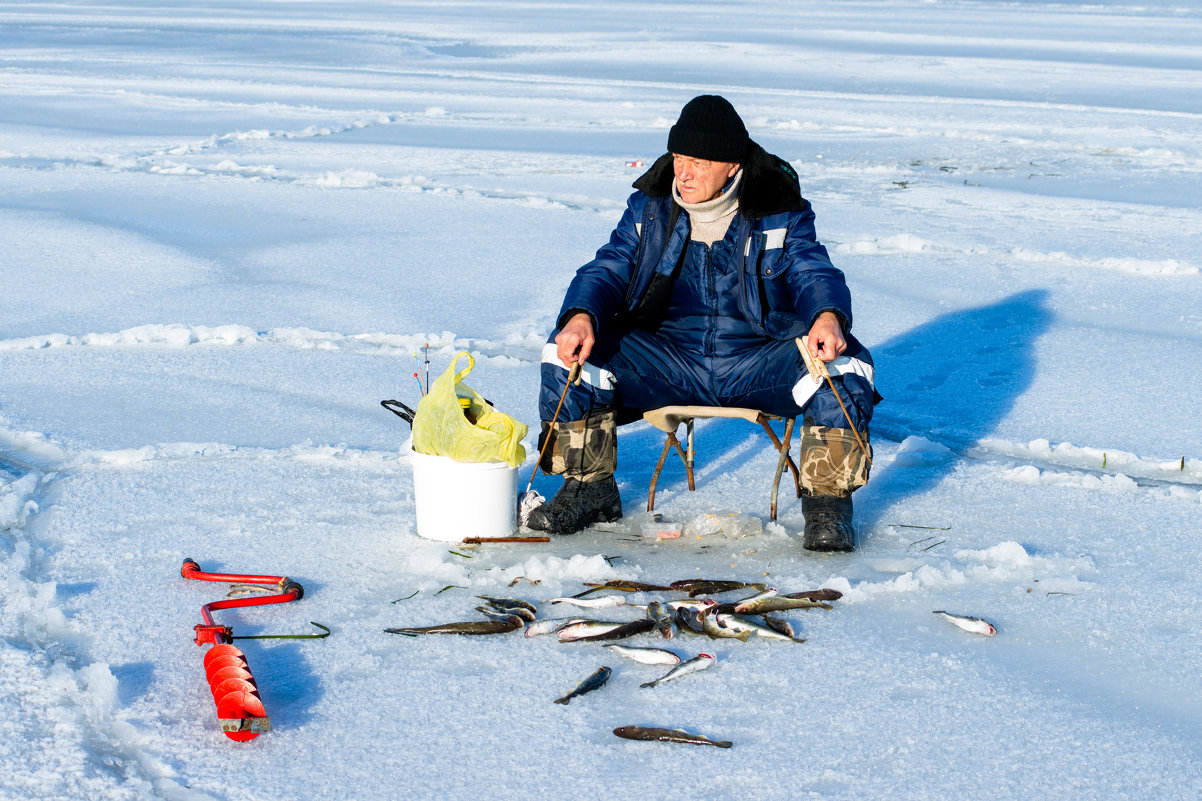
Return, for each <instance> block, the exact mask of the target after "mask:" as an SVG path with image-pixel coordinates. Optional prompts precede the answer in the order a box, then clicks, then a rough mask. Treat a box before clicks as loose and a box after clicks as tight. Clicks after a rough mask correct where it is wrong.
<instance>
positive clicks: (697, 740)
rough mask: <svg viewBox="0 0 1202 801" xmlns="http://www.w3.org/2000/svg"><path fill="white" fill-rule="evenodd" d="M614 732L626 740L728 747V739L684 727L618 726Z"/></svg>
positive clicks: (729, 744)
mask: <svg viewBox="0 0 1202 801" xmlns="http://www.w3.org/2000/svg"><path fill="white" fill-rule="evenodd" d="M614 734H616V735H618V736H619V737H623V738H625V739H627V740H656V741H659V742H665V743H689V744H691V745H713V746H717V747H718V748H730V746H731V745H732V743H731V742H730V740H711V739H710V738H708V737H706V736H704V735H701V734H689V733H688V732H687V731H685V730H684V729H663V728H659V727H658V726H619V727H618V728H616V729H614Z"/></svg>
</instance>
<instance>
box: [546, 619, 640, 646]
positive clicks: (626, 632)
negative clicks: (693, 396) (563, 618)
mask: <svg viewBox="0 0 1202 801" xmlns="http://www.w3.org/2000/svg"><path fill="white" fill-rule="evenodd" d="M654 626H655V624H654V623H652V622H651V621H650V620H648V619H647V618H645V617H642V618H639V619H638V620H632V621H630V622H629V623H623V624H622V625H620V626H618V627H617V628H615V629H610V630H609V631H599V632H597V633H595V634H586V635H584V636H583V637H573V638H572V639H571V640H565V639H563V638H562V637H561V638H560V642H584V641H586V640H624V639H626V638H627V637H633V636H634V635H636V634H642V633H643V632H645V631H651V629H652V628H653V627H654Z"/></svg>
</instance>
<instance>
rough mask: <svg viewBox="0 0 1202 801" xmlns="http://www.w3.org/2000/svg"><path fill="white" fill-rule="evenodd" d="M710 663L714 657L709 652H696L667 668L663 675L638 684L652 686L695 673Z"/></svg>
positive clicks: (712, 662)
mask: <svg viewBox="0 0 1202 801" xmlns="http://www.w3.org/2000/svg"><path fill="white" fill-rule="evenodd" d="M712 664H714V658H713V657H712V656H710V655H709V654H697V656H695V657H693V658H692V659H689V660H686V661H684V662H681V663H680V664H679V665H677V666H676V667H674V668H672V669H671V670H669V671H668V672H667V673H665V674H664V675H662V676H660V677H659V678H658V679H656V680H655V681H648V682H644V683H643V684H640V685H639V686H640V687H654V686H655V685H657V684H660V683H662V682H665V681H671V680H672V679H678V678H680V677H681V676H684V675H687V674H689V673H695V672H696V671H698V670H705V669H706V668H707V667H709V666H710V665H712Z"/></svg>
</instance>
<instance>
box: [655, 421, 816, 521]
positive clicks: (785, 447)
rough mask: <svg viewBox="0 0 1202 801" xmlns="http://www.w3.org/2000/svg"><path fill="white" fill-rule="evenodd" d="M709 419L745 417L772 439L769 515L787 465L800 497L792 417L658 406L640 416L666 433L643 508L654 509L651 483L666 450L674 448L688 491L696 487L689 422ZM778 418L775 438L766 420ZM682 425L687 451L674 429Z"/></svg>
mask: <svg viewBox="0 0 1202 801" xmlns="http://www.w3.org/2000/svg"><path fill="white" fill-rule="evenodd" d="M711 418H725V419H733V420H746V421H747V422H749V423H757V424H759V425H760V426H761V427H762V428H763V429H764V432H765V433H766V434H767V435H768V438H769V439H770V440H771V441H772V445H773V447H775V448H776V450H777V453H778V454H780V455H779V457H778V458H777V461H776V473H775V475H774V476H773V479H772V505H771V518H772V519H773V520H775V519H776V507H777V494H778V490H779V487H780V477H781V474H782V473H784V470H785V467H786V466H787V467H788V468H789V469H790V470H791V471H792V473H793V484H794V487H795V488H796V490H797V497H799V498H800V497H801V473H800V472H799V471H798V469H797V464H796V463H795V462H794V461H793V457H792V456H791V455H789V446H790V444H791V442H792V439H793V426H794V424H795V422H796V420H795V418H792V417H789V418H784V417H781V416H780V415H775V414H767V413H766V412H761V411H760V410H759V409H747V408H742V407H738V406H661V407H660V408H658V409H651V410H650V411H647V412H644V413H643V419H644V420H646V421H647V423H648V424H650V425H651V426H653V427H655V428H657V429H659V430H660V431H662V432H664V433H665V434H666V435H667V439H666V440H665V441H664V447H663V450H662V451H661V452H660V454H659V461H658V462H657V463H656V465H655V472H654V473H652V474H651V485H650V487H649V488H648V491H647V511H648V512H651V511H654V510H655V485H656V482H658V481H659V474H660V471H662V470H663V468H664V461H665V460H666V459H667V457H668V451H669V450H671V449H673V448H674V449H675V450H676V453H677V454H678V455H679V456H680V459H681V461H682V462H684V467H685V473H686V474H687V476H688V480H689V490H690V491H693V490H694V489H696V487H695V483H694V479H693V461H694V455H695V450H694V447H693V422H694V421H695V420H697V419H702V420H707V419H711ZM779 420H784V421H785V430H784V436H783V439H782V438H778V437H777V436H776V432H775V431H773V430H772V426H770V425H769V422H775V421H779ZM682 423H683V424H684V425H685V430H686V441H687V448H688V449H687V451H686V450H684V449H682V448H681V447H680V440H678V439H677V438H676V431H677V430H678V429H679V428H680V425H681V424H682Z"/></svg>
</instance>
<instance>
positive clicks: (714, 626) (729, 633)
mask: <svg viewBox="0 0 1202 801" xmlns="http://www.w3.org/2000/svg"><path fill="white" fill-rule="evenodd" d="M715 617H716V616H715V615H702V616H701V630H702V631H704V632H705V633H706V634H708V635H709V637H710V639H711V640H741V641H742V642H747V641H748V640H749V639H751V634H752V631H751V629H749V628H745V627H743V626H739V627H738V628H727V627H726V626H724V625H722V624H721V623H719V622H718V621H717V620H716V619H715Z"/></svg>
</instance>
